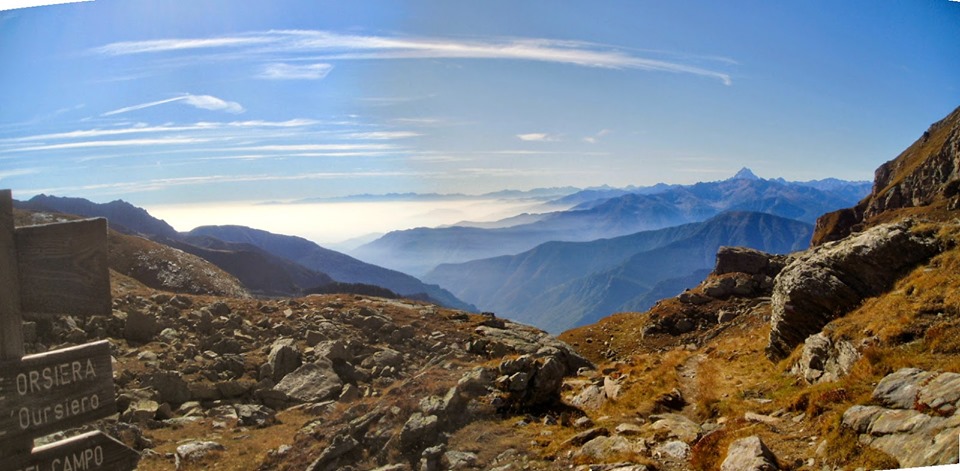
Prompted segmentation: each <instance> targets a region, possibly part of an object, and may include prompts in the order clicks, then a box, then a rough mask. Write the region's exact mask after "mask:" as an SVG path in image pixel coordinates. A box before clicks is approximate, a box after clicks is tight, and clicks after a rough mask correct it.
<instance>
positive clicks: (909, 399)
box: [873, 368, 936, 409]
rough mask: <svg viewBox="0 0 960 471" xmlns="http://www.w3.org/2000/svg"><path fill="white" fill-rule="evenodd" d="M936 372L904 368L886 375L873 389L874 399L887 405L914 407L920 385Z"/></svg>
mask: <svg viewBox="0 0 960 471" xmlns="http://www.w3.org/2000/svg"><path fill="white" fill-rule="evenodd" d="M934 376H936V373H932V372H929V371H923V370H921V369H919V368H902V369H900V370H897V371H896V372H894V373H891V374H889V375H887V376H885V377H884V378H883V379H882V380H880V382H879V383H877V386H876V387H875V388H874V389H873V399H874V400H875V401H877V402H879V403H880V404H881V405H883V406H885V407H892V408H897V409H913V405H914V404H915V403H916V401H917V394H918V393H919V392H920V387H921V386H922V385H923V384H924V383H926V382H927V381H928V380H930V378H933V377H934Z"/></svg>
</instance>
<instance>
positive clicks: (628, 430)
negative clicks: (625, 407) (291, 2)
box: [614, 424, 643, 437]
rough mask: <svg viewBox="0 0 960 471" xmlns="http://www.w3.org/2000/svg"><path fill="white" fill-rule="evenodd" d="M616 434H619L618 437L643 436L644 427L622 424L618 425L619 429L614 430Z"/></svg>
mask: <svg viewBox="0 0 960 471" xmlns="http://www.w3.org/2000/svg"><path fill="white" fill-rule="evenodd" d="M614 432H617V435H624V436H628V437H632V436H637V435H640V434H642V433H643V427H641V426H639V425H637V424H620V425H617V428H615V429H614Z"/></svg>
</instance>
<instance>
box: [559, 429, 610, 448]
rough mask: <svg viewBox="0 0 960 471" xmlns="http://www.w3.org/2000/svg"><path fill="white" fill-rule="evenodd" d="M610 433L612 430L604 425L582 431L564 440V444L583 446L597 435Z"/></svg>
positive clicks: (601, 435)
mask: <svg viewBox="0 0 960 471" xmlns="http://www.w3.org/2000/svg"><path fill="white" fill-rule="evenodd" d="M609 435H610V431H609V430H607V429H605V428H603V427H595V428H592V429H590V430H585V431H583V432H580V433H578V434H576V435H574V436H572V437H570V438H568V439H567V441H566V442H564V443H563V444H564V446H583V445H584V444H585V443H587V442H589V441H590V440H593V439H594V438H597V437H606V436H609Z"/></svg>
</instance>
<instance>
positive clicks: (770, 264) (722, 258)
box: [713, 247, 790, 277]
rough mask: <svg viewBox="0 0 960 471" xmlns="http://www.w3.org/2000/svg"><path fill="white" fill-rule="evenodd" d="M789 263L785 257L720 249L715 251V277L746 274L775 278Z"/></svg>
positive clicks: (788, 258) (751, 251)
mask: <svg viewBox="0 0 960 471" xmlns="http://www.w3.org/2000/svg"><path fill="white" fill-rule="evenodd" d="M789 261H790V257H788V256H785V255H772V254H768V253H765V252H761V251H759V250H754V249H750V248H746V247H720V249H719V250H717V263H716V265H715V267H714V269H713V273H714V274H715V275H723V274H725V273H746V274H748V275H764V276H769V277H775V276H777V274H779V273H780V271H781V270H783V268H784V267H785V266H787V263H788V262H789Z"/></svg>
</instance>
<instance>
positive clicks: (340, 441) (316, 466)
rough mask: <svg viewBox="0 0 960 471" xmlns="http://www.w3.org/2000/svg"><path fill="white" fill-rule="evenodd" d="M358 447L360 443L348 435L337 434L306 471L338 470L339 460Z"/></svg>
mask: <svg viewBox="0 0 960 471" xmlns="http://www.w3.org/2000/svg"><path fill="white" fill-rule="evenodd" d="M358 446H360V443H359V442H358V441H357V440H356V439H355V438H353V437H351V436H350V435H349V434H339V435H337V436H335V437H333V440H332V441H331V442H330V445H327V447H326V448H325V449H324V450H323V451H322V452H321V453H320V456H319V457H317V459H316V460H314V462H313V463H311V464H310V465H309V466H307V471H333V470H335V469H339V467H338V466H337V462H338V460H339V458H340V457H341V456H343V455H345V454H347V453H349V452H351V451H353V450H355V449H356V448H357V447H358Z"/></svg>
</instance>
